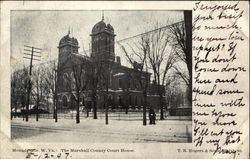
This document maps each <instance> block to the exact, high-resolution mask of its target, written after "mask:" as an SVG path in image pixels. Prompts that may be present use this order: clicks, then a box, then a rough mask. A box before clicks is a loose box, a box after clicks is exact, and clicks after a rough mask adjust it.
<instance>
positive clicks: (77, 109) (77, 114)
mask: <svg viewBox="0 0 250 159" xmlns="http://www.w3.org/2000/svg"><path fill="white" fill-rule="evenodd" d="M79 108H80V99H79V95H78V97H77V105H76V123H77V124H78V123H80V110H79Z"/></svg>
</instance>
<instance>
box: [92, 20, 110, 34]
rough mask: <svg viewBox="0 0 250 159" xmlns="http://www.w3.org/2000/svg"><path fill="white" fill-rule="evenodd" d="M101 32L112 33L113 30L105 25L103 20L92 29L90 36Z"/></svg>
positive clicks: (108, 25)
mask: <svg viewBox="0 0 250 159" xmlns="http://www.w3.org/2000/svg"><path fill="white" fill-rule="evenodd" d="M103 31H107V32H111V33H114V28H113V27H112V26H111V25H110V24H107V25H106V23H105V22H104V21H103V20H101V21H99V22H98V23H96V24H95V25H94V27H93V28H92V34H97V33H100V32H103Z"/></svg>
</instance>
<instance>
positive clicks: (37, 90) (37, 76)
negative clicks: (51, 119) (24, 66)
mask: <svg viewBox="0 0 250 159" xmlns="http://www.w3.org/2000/svg"><path fill="white" fill-rule="evenodd" d="M44 76H45V68H44V66H38V67H36V68H35V69H34V72H33V75H32V85H33V89H32V97H33V99H34V101H35V103H36V104H35V109H36V121H38V118H39V106H40V104H41V102H43V101H44V97H45V94H46V92H47V85H46V83H45V81H44V80H43V77H44Z"/></svg>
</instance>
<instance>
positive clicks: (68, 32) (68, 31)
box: [68, 26, 70, 35]
mask: <svg viewBox="0 0 250 159" xmlns="http://www.w3.org/2000/svg"><path fill="white" fill-rule="evenodd" d="M69 34H70V26H69V30H68V35H69Z"/></svg>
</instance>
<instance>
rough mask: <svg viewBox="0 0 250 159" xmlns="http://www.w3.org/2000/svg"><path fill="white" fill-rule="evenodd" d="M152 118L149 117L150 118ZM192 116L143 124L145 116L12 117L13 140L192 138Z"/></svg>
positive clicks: (185, 140)
mask: <svg viewBox="0 0 250 159" xmlns="http://www.w3.org/2000/svg"><path fill="white" fill-rule="evenodd" d="M148 122H149V121H148ZM191 123H192V121H190V120H157V121H156V125H149V124H148V123H147V124H148V125H146V126H143V125H142V120H135V121H126V120H109V124H108V125H106V124H105V120H104V118H102V119H92V118H82V119H81V122H80V123H79V124H76V123H75V120H74V119H59V120H58V122H57V123H55V122H54V120H53V119H39V121H38V122H37V121H35V119H34V118H30V119H29V122H25V121H23V120H22V118H13V120H12V122H11V127H12V129H11V136H12V139H13V140H17V141H25V142H32V141H35V142H39V141H40V142H131V143H132V142H191V136H192V135H191Z"/></svg>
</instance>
